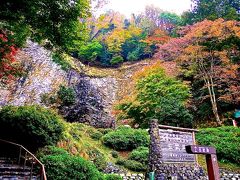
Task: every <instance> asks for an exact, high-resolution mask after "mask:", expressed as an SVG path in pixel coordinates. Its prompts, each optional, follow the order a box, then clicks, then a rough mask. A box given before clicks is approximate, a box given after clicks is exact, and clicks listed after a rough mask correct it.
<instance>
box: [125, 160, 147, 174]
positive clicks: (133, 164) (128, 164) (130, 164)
mask: <svg viewBox="0 0 240 180" xmlns="http://www.w3.org/2000/svg"><path fill="white" fill-rule="evenodd" d="M124 167H125V168H127V169H129V170H132V171H137V172H142V171H146V170H147V166H145V165H143V164H142V163H140V162H137V161H133V160H127V161H125V163H124Z"/></svg>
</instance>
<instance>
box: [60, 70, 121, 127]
mask: <svg viewBox="0 0 240 180" xmlns="http://www.w3.org/2000/svg"><path fill="white" fill-rule="evenodd" d="M69 83H70V85H71V86H72V87H73V88H74V91H75V93H76V96H77V98H76V102H75V104H73V105H71V106H68V107H61V108H60V112H61V113H62V114H63V115H64V117H65V118H66V119H67V120H68V121H70V122H76V121H77V122H83V123H88V124H90V125H91V126H94V127H101V128H104V127H113V126H114V118H113V117H112V116H111V114H110V111H111V106H112V103H113V102H114V100H115V94H116V90H117V84H116V81H115V79H113V78H108V77H105V78H90V77H87V76H84V75H79V74H76V73H74V75H72V77H71V79H70V81H69Z"/></svg>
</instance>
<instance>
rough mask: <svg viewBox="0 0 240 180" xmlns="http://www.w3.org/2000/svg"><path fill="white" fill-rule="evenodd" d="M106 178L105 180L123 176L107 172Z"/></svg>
mask: <svg viewBox="0 0 240 180" xmlns="http://www.w3.org/2000/svg"><path fill="white" fill-rule="evenodd" d="M104 179H105V180H122V179H123V178H122V177H121V176H118V175H115V174H107V175H105V176H104Z"/></svg>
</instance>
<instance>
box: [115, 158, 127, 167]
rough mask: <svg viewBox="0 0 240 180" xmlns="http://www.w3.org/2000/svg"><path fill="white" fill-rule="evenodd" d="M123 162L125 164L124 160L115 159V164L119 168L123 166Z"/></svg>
mask: <svg viewBox="0 0 240 180" xmlns="http://www.w3.org/2000/svg"><path fill="white" fill-rule="evenodd" d="M125 162H126V159H122V158H119V159H117V161H116V164H117V165H120V166H124V164H125Z"/></svg>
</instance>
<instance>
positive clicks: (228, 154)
mask: <svg viewBox="0 0 240 180" xmlns="http://www.w3.org/2000/svg"><path fill="white" fill-rule="evenodd" d="M196 139H197V142H198V143H199V144H201V145H208V146H213V147H215V148H216V150H217V156H218V159H219V160H222V161H227V162H231V163H235V164H239V162H240V150H239V147H240V128H235V127H218V128H206V129H201V130H200V132H199V133H197V135H196Z"/></svg>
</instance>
